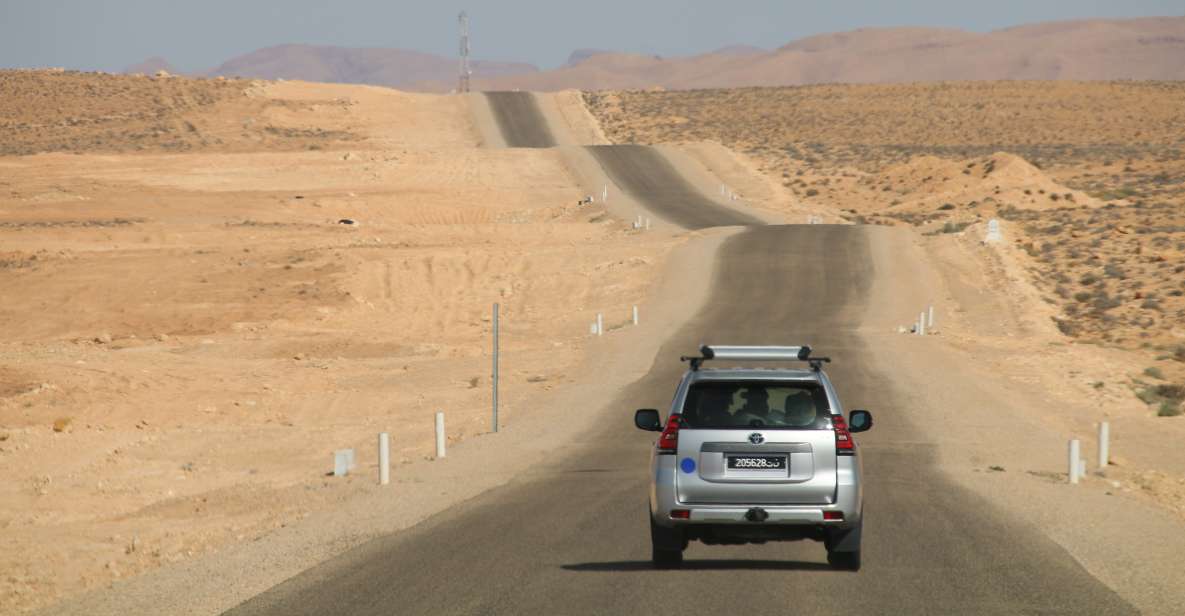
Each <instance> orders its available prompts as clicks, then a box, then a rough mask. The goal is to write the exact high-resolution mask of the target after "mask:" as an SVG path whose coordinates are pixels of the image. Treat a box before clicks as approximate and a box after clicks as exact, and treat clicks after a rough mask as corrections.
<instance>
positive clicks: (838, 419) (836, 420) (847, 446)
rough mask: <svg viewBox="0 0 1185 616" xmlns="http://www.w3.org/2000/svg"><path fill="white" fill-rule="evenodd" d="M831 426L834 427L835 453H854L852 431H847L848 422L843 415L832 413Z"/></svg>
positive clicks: (854, 444) (847, 454) (844, 454)
mask: <svg viewBox="0 0 1185 616" xmlns="http://www.w3.org/2000/svg"><path fill="white" fill-rule="evenodd" d="M831 426H832V428H834V429H835V453H836V454H837V455H841V456H851V455H855V454H856V443H854V442H853V441H852V433H851V432H848V422H847V420H846V419H844V418H843V415H832V416H831Z"/></svg>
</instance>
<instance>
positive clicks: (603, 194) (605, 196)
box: [601, 184, 609, 203]
mask: <svg viewBox="0 0 1185 616" xmlns="http://www.w3.org/2000/svg"><path fill="white" fill-rule="evenodd" d="M608 201H609V185H608V184H605V189H604V190H602V191H601V203H607V202H608Z"/></svg>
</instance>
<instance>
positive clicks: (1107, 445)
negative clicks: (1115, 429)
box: [1099, 421, 1111, 471]
mask: <svg viewBox="0 0 1185 616" xmlns="http://www.w3.org/2000/svg"><path fill="white" fill-rule="evenodd" d="M1110 462H1111V424H1110V422H1106V421H1103V422H1099V470H1101V471H1105V470H1107V464H1109V463H1110Z"/></svg>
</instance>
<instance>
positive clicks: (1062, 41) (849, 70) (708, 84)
mask: <svg viewBox="0 0 1185 616" xmlns="http://www.w3.org/2000/svg"><path fill="white" fill-rule="evenodd" d="M746 51H747V52H748V53H742V54H738V53H736V52H735V50H733V49H731V48H726V49H724V50H719V51H716V52H711V53H706V54H701V55H697V56H691V57H680V58H666V59H660V58H655V57H653V56H643V55H634V54H623V53H616V54H611V53H599V54H596V55H592V56H590V57H587V58H586V59H584V61H582V62H579V63H570V64H569V65H566V66H564V67H561V68H558V69H556V70H551V71H541V72H537V73H529V74H519V75H510V76H502V77H494V78H486V79H480V80H477V81H475V83H476V84H477V85H478V86H479V87H481V88H484V89H513V88H519V89H524V90H542V91H551V90H562V89H567V88H580V89H585V90H590V89H639V88H649V87H663V88H667V89H695V88H728V87H742V86H777V85H802V84H814V83H892V82H914V81H965V80H1053V79H1065V80H1080V81H1093V80H1113V79H1158V80H1179V79H1185V63H1182V62H1181V58H1185V17H1155V18H1146V19H1130V20H1091V21H1065V22H1048V23H1039V24H1032V25H1024V26H1018V27H1014V28H1006V29H1003V30H996V31H993V32H988V33H984V34H980V33H975V32H968V31H965V30H958V29H945V28H866V29H860V30H854V31H850V32H840V33H834V34H823V35H818V36H812V37H808V38H804V39H800V40H797V41H793V42H791V43H789V44H787V45H785V46H783V47H781V48H779V49H776V50H774V51H769V52H763V51H760V50H753V49H746Z"/></svg>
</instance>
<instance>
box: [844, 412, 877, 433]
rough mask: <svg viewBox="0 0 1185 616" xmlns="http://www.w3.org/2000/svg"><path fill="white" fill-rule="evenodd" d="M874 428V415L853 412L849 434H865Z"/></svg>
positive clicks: (849, 420)
mask: <svg viewBox="0 0 1185 616" xmlns="http://www.w3.org/2000/svg"><path fill="white" fill-rule="evenodd" d="M871 428H872V413H869V412H868V411H852V414H851V415H850V416H849V419H848V431H849V432H864V431H866V430H869V429H871Z"/></svg>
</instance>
